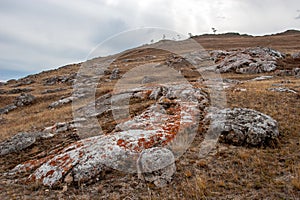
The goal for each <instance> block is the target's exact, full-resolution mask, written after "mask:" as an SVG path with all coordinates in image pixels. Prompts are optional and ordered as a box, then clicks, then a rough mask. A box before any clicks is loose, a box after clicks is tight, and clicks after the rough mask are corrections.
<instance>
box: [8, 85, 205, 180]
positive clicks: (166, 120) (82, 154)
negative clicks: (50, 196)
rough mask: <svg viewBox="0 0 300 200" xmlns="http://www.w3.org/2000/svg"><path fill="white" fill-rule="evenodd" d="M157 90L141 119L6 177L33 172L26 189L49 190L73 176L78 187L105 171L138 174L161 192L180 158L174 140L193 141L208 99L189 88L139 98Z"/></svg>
mask: <svg viewBox="0 0 300 200" xmlns="http://www.w3.org/2000/svg"><path fill="white" fill-rule="evenodd" d="M156 88H161V89H160V90H159V91H158V92H156V93H158V94H157V95H153V96H156V99H158V100H157V103H155V104H153V105H152V106H150V107H148V108H147V109H146V110H145V111H144V112H142V113H141V114H140V115H137V116H135V117H133V118H132V119H129V120H126V121H123V122H121V123H119V124H118V127H116V129H115V130H114V131H112V132H111V133H110V134H107V135H98V136H93V137H88V138H85V139H82V140H80V141H77V142H75V143H73V144H71V145H69V146H67V147H66V148H64V149H63V150H60V151H58V152H55V154H50V155H49V156H48V157H45V158H42V159H39V160H31V161H27V162H25V163H23V164H20V165H18V166H16V167H15V168H14V169H12V170H11V171H10V172H9V173H8V174H17V173H21V172H25V171H26V172H29V171H31V170H34V172H33V173H32V174H31V175H30V176H29V177H28V178H27V181H26V182H27V183H32V182H40V183H42V184H43V185H46V186H54V185H56V184H58V183H59V182H60V181H63V178H64V177H66V176H72V180H73V181H74V182H77V183H78V182H85V181H88V180H91V179H92V178H94V177H97V176H98V175H99V174H100V173H101V172H102V171H103V170H105V169H106V168H107V167H109V168H113V169H118V170H123V171H126V172H131V173H137V172H138V173H139V174H140V177H143V178H144V179H145V180H147V181H151V182H153V183H154V184H156V185H157V186H163V185H164V184H165V183H167V182H168V181H170V180H171V179H172V175H173V173H174V172H175V165H174V159H176V157H177V156H178V155H179V154H178V152H176V151H177V150H176V149H177V148H178V147H179V146H181V147H182V148H185V147H184V144H177V143H176V141H180V140H174V138H176V137H185V138H187V139H186V140H188V142H192V141H193V136H194V133H196V131H197V128H198V120H199V118H200V116H201V114H203V113H201V112H200V111H202V112H204V109H205V106H204V107H203V105H206V104H207V102H208V99H207V94H206V93H204V92H203V91H201V89H197V88H192V87H191V86H188V85H168V86H157V87H151V88H143V89H142V91H141V92H142V94H139V95H138V96H140V97H143V98H146V99H149V98H150V97H149V96H150V94H151V93H152V92H153V91H154V90H155V89H156ZM133 93H134V92H133ZM135 95H136V93H135ZM117 98H122V95H121V96H118V97H117ZM125 98H127V97H126V95H125ZM201 105H202V106H201ZM112 109H119V108H112ZM186 134H187V135H186ZM171 144H172V145H171ZM172 147H176V148H175V149H173V148H172ZM152 158H155V159H154V160H152ZM160 161H163V162H160Z"/></svg>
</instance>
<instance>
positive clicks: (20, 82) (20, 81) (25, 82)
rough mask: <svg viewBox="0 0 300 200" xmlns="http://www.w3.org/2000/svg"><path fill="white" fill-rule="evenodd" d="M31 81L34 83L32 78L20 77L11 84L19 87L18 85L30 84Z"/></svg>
mask: <svg viewBox="0 0 300 200" xmlns="http://www.w3.org/2000/svg"><path fill="white" fill-rule="evenodd" d="M32 83H35V81H34V80H32V79H21V80H18V83H17V84H15V85H13V87H19V86H23V85H30V84H32Z"/></svg>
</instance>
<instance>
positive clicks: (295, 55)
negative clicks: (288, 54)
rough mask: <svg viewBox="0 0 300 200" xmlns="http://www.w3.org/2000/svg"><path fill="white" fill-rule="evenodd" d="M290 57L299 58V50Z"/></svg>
mask: <svg viewBox="0 0 300 200" xmlns="http://www.w3.org/2000/svg"><path fill="white" fill-rule="evenodd" d="M292 57H293V58H294V59H300V52H297V53H294V54H292Z"/></svg>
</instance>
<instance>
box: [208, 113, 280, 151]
mask: <svg viewBox="0 0 300 200" xmlns="http://www.w3.org/2000/svg"><path fill="white" fill-rule="evenodd" d="M206 118H207V119H214V121H213V123H212V125H211V126H212V127H213V129H215V130H219V131H220V132H221V136H220V138H219V139H220V140H221V142H225V143H228V144H232V145H237V146H261V145H265V144H268V142H269V141H271V140H274V139H276V138H277V137H278V136H279V131H278V124H277V121H275V120H274V119H273V118H271V117H270V116H268V115H265V114H263V113H260V112H258V111H255V110H252V109H246V108H234V109H229V108H227V109H223V110H218V111H216V112H214V113H211V114H208V115H207V117H206Z"/></svg>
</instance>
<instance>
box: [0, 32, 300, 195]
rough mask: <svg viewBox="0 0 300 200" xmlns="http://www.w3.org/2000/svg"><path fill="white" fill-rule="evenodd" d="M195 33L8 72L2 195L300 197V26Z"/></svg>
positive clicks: (0, 105)
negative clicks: (251, 32)
mask: <svg viewBox="0 0 300 200" xmlns="http://www.w3.org/2000/svg"><path fill="white" fill-rule="evenodd" d="M193 39H194V40H196V41H198V42H200V44H201V45H202V46H203V47H204V48H205V49H207V50H208V51H207V53H206V54H205V55H204V54H203V52H200V53H199V54H197V55H200V54H201V56H202V59H201V61H200V62H199V61H195V60H190V58H191V57H193V56H195V52H189V50H190V49H191V47H192V44H190V43H184V42H171V41H162V42H160V43H158V44H154V45H152V46H146V47H143V48H137V49H132V50H128V51H126V52H124V53H121V54H119V55H117V56H112V57H107V58H98V59H94V60H91V61H88V62H86V63H82V64H77V65H70V66H65V67H62V68H59V69H57V70H51V71H47V72H42V73H40V74H36V75H30V76H28V77H25V78H22V79H19V80H10V81H8V82H7V83H1V84H0V99H1V101H0V130H1V138H0V141H1V143H0V155H1V158H0V159H1V166H0V173H1V175H0V191H1V194H0V196H1V199H41V198H42V199H45V198H46V199H47V198H48V199H299V196H300V151H299V146H300V139H299V132H300V124H299V116H300V103H299V99H300V93H299V92H300V79H299V76H300V56H299V52H300V49H299V46H300V33H299V32H297V31H288V32H285V33H282V34H277V35H272V36H263V37H252V36H245V35H244V36H240V35H237V34H225V35H215V36H214V35H204V36H196V37H193ZM159 45H165V46H167V47H172V49H173V50H174V49H179V50H175V51H177V52H180V53H179V54H180V55H175V54H174V53H171V52H168V51H165V50H163V49H160V50H158V47H159ZM258 46H260V47H258ZM112 58H114V60H113V62H112V63H110V65H104V64H105V63H108V62H109V61H110V60H112ZM191 61H192V62H193V64H191V63H192V62H191ZM82 66H86V68H85V70H82ZM170 68H172V69H173V70H169V69H170ZM79 69H80V70H79ZM78 70H79V71H78ZM178 72H179V73H180V75H181V76H180V77H179V76H178ZM210 73H212V74H217V75H216V76H213V75H210ZM219 73H221V74H220V75H218V74H219ZM145 74H146V75H145ZM99 76H101V78H100V79H99ZM174 77H176V78H174ZM95 83H97V86H96V87H95V90H93V88H92V87H93V86H94V84H95ZM89 94H92V96H94V97H95V98H94V100H95V101H93V99H90V98H89ZM93 102H95V104H93ZM111 104H113V106H111ZM94 105H95V106H94ZM126 105H128V106H127V107H126ZM74 111H75V114H74ZM162 164H163V167H161V165H162ZM120 169H121V170H120ZM132 172H133V173H132Z"/></svg>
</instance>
